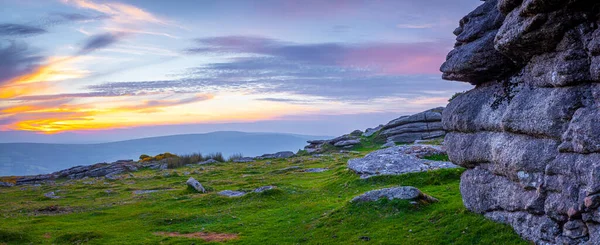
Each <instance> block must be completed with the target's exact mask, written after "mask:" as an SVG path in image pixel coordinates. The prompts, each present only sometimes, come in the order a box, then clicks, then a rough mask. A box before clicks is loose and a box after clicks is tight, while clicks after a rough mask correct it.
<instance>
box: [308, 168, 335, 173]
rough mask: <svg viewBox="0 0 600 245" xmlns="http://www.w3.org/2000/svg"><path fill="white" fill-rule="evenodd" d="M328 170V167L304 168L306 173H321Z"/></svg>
mask: <svg viewBox="0 0 600 245" xmlns="http://www.w3.org/2000/svg"><path fill="white" fill-rule="evenodd" d="M327 170H329V169H328V168H308V169H305V170H304V172H306V173H321V172H325V171H327Z"/></svg>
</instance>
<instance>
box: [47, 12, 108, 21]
mask: <svg viewBox="0 0 600 245" xmlns="http://www.w3.org/2000/svg"><path fill="white" fill-rule="evenodd" d="M51 16H55V17H57V18H60V19H63V20H65V21H73V22H86V21H94V20H105V19H110V18H111V17H110V16H109V15H105V14H100V15H84V14H79V13H53V14H51Z"/></svg>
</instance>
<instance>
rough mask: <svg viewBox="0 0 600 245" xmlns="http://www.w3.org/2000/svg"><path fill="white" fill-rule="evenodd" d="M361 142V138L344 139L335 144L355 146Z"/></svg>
mask: <svg viewBox="0 0 600 245" xmlns="http://www.w3.org/2000/svg"><path fill="white" fill-rule="evenodd" d="M358 144H360V140H343V141H338V142H337V143H335V144H334V145H333V146H337V147H344V146H354V145H358Z"/></svg>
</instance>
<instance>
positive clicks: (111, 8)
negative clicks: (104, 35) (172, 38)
mask: <svg viewBox="0 0 600 245" xmlns="http://www.w3.org/2000/svg"><path fill="white" fill-rule="evenodd" d="M62 1H63V2H64V3H67V4H71V5H75V6H77V7H79V8H84V9H91V10H94V11H97V12H100V13H103V14H105V15H107V16H110V17H111V18H112V20H113V21H116V22H120V23H135V22H148V23H158V24H163V25H171V24H173V23H172V22H171V21H168V20H166V19H163V18H160V17H157V16H155V15H154V14H152V13H150V12H147V11H145V10H143V9H141V8H138V7H135V6H133V5H128V4H124V3H110V2H109V3H96V2H94V1H87V0H62Z"/></svg>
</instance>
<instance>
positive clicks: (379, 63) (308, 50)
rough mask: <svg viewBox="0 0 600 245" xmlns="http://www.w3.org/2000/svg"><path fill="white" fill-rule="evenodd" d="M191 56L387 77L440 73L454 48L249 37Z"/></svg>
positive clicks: (204, 43)
mask: <svg viewBox="0 0 600 245" xmlns="http://www.w3.org/2000/svg"><path fill="white" fill-rule="evenodd" d="M196 42H197V44H198V46H197V47H193V48H189V49H187V50H186V52H187V53H188V54H209V53H217V54H218V53H229V54H259V55H268V56H272V57H277V58H280V59H283V60H287V61H291V62H301V63H307V64H320V65H330V66H342V67H349V68H357V67H358V68H364V69H370V70H374V71H379V72H382V73H387V74H395V75H407V74H439V69H438V67H439V65H440V64H441V63H442V62H443V61H444V60H445V57H446V54H447V52H448V50H449V49H451V47H450V46H449V45H446V44H444V43H441V42H440V43H438V42H419V43H361V44H344V43H318V44H296V43H289V42H282V41H278V40H275V39H269V38H263V37H249V36H225V37H213V38H202V39H197V40H196Z"/></svg>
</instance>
